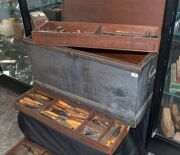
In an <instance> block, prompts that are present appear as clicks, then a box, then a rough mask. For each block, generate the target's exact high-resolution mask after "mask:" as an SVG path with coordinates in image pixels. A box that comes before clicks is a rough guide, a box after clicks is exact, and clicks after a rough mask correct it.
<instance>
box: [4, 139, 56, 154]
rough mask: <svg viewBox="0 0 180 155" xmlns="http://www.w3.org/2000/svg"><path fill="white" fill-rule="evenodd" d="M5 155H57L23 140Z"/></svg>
mask: <svg viewBox="0 0 180 155" xmlns="http://www.w3.org/2000/svg"><path fill="white" fill-rule="evenodd" d="M5 155H55V154H53V153H51V152H50V151H48V150H47V149H45V148H43V147H42V146H40V145H38V144H35V143H33V142H31V141H29V140H27V139H23V140H22V141H20V142H19V143H18V144H17V145H16V146H14V147H13V148H12V149H11V150H9V151H8V152H7V153H5Z"/></svg>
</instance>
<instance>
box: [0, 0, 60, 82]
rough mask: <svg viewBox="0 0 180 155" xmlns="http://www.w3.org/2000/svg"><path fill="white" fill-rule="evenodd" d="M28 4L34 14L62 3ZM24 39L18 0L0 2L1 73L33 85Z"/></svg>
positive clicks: (55, 0) (33, 0) (42, 1)
mask: <svg viewBox="0 0 180 155" xmlns="http://www.w3.org/2000/svg"><path fill="white" fill-rule="evenodd" d="M27 4H28V9H29V11H30V12H34V11H41V10H44V9H47V8H49V7H55V6H59V5H60V1H59V0H27ZM40 14H41V13H40ZM38 16H39V14H38ZM23 37H24V26H23V22H22V18H21V14H20V9H19V4H18V0H0V67H1V68H0V71H1V72H3V74H6V75H8V76H11V77H13V78H15V79H17V80H19V81H22V82H25V83H28V84H32V74H31V62H30V59H29V56H28V49H27V48H26V46H25V45H24V44H23V43H22V40H23Z"/></svg>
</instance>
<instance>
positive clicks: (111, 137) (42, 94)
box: [15, 87, 129, 154]
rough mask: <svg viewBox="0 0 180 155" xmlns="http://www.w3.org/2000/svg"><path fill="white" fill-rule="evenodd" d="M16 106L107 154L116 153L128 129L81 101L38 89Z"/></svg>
mask: <svg viewBox="0 0 180 155" xmlns="http://www.w3.org/2000/svg"><path fill="white" fill-rule="evenodd" d="M15 107H16V109H17V110H19V111H21V112H23V113H25V114H27V115H29V116H31V117H33V118H35V119H37V120H39V121H41V122H42V123H44V124H45V125H48V126H50V127H52V128H55V129H57V130H58V131H59V132H60V133H61V134H65V135H68V136H71V137H74V138H75V139H78V140H80V141H82V142H83V143H86V144H88V145H90V146H91V147H93V148H94V149H97V150H99V151H101V152H104V153H106V154H113V153H114V152H115V150H116V149H117V148H118V146H119V145H120V143H121V142H122V141H123V139H124V137H125V136H126V135H127V133H128V130H129V126H128V125H126V124H125V123H123V122H121V121H117V120H114V119H112V118H110V117H107V116H105V115H103V114H101V113H98V112H95V111H92V110H91V109H89V108H87V107H84V106H83V103H80V102H79V101H71V100H69V99H66V98H64V96H60V95H57V93H53V92H52V93H50V92H49V91H48V90H43V89H41V88H37V87H34V88H33V89H32V90H30V91H28V92H27V93H25V94H23V95H22V96H21V97H20V98H18V99H17V101H16V102H15Z"/></svg>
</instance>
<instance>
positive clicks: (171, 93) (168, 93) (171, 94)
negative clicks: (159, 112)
mask: <svg viewBox="0 0 180 155" xmlns="http://www.w3.org/2000/svg"><path fill="white" fill-rule="evenodd" d="M164 94H166V95H169V96H173V97H176V98H179V99H180V93H173V92H167V91H164Z"/></svg>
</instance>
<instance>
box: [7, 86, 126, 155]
mask: <svg viewBox="0 0 180 155" xmlns="http://www.w3.org/2000/svg"><path fill="white" fill-rule="evenodd" d="M34 91H40V92H42V93H43V94H48V96H47V97H53V101H52V102H51V103H50V104H46V105H45V107H43V108H42V110H43V109H46V110H47V109H49V108H50V107H51V106H52V105H54V104H55V103H56V102H57V101H58V100H66V101H67V103H69V104H70V105H71V106H73V107H77V108H80V109H84V110H85V108H86V111H88V112H89V114H90V115H91V117H89V118H88V119H87V121H84V122H82V126H83V127H81V129H79V130H78V129H75V130H72V129H69V128H67V127H65V126H63V125H61V124H59V123H57V122H56V121H55V120H53V119H50V118H48V117H45V116H44V115H42V114H40V111H39V110H35V109H31V108H28V107H26V106H24V104H21V103H20V102H19V100H20V99H22V98H24V97H25V96H28V94H31V93H34ZM77 103H78V104H77ZM15 107H16V109H17V110H18V111H20V112H23V113H25V114H27V115H29V116H30V117H32V118H34V119H36V120H38V121H40V122H42V123H43V124H45V125H47V126H49V127H51V128H54V129H56V130H57V131H58V132H59V133H60V134H63V135H67V138H68V137H73V138H74V140H76V141H77V143H82V142H83V143H86V144H87V145H89V146H91V147H92V148H94V149H97V150H99V151H100V152H103V153H105V154H108V155H112V154H113V153H114V152H115V151H116V149H117V148H118V146H119V145H120V144H121V142H122V141H123V139H124V138H125V136H126V135H127V134H128V132H129V125H127V124H126V123H123V122H121V121H118V120H114V119H113V118H111V117H109V116H104V115H102V114H101V113H98V112H96V111H92V109H89V108H88V107H84V104H83V103H82V102H81V101H80V100H79V101H77V100H76V101H74V100H70V99H68V98H67V96H66V97H64V95H62V94H59V93H58V92H56V91H54V90H51V89H48V88H47V87H42V86H38V85H36V86H35V87H34V88H33V89H32V90H30V91H28V92H26V93H25V94H23V95H21V96H20V97H19V98H18V99H17V100H16V101H15ZM96 115H97V116H100V117H102V119H108V120H109V121H111V124H112V125H111V126H110V129H109V128H105V129H102V128H101V130H104V132H103V134H104V137H106V135H107V134H109V131H112V129H113V128H114V126H119V127H120V128H121V131H120V133H119V134H118V135H117V140H116V141H115V142H114V144H112V145H111V146H110V147H109V146H106V145H105V143H104V141H101V140H100V139H99V140H92V139H90V138H87V137H85V136H84V135H83V134H82V133H81V131H82V129H83V128H85V127H86V126H87V125H89V126H91V127H93V125H92V124H91V123H90V122H91V121H92V119H93V118H94V116H96ZM92 116H93V117H92ZM111 134H112V133H111ZM106 140H108V139H106ZM7 155H9V154H7Z"/></svg>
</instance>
